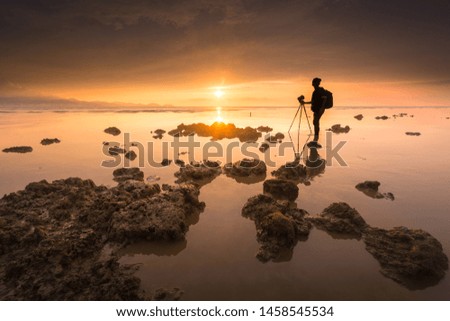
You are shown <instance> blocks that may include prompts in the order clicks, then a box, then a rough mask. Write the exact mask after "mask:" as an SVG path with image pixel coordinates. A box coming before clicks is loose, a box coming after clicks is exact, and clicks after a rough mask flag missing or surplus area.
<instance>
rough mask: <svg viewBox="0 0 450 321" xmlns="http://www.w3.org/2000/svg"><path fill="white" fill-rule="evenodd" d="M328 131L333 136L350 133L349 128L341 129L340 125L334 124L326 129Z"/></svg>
mask: <svg viewBox="0 0 450 321" xmlns="http://www.w3.org/2000/svg"><path fill="white" fill-rule="evenodd" d="M328 130H329V131H332V132H333V133H335V134H342V133H345V134H346V133H348V132H349V131H350V127H349V126H345V127H341V124H336V125H333V126H331V128H329V129H328Z"/></svg>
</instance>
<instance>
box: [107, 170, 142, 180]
mask: <svg viewBox="0 0 450 321" xmlns="http://www.w3.org/2000/svg"><path fill="white" fill-rule="evenodd" d="M113 176H114V180H115V181H116V182H123V181H126V180H135V181H143V180H144V172H142V171H141V170H140V169H139V168H137V167H132V168H118V169H116V170H115V171H114V172H113Z"/></svg>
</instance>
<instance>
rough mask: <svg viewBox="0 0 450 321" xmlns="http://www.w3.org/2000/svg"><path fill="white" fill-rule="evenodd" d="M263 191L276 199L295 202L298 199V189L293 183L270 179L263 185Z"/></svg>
mask: <svg viewBox="0 0 450 321" xmlns="http://www.w3.org/2000/svg"><path fill="white" fill-rule="evenodd" d="M263 190H264V193H267V194H270V195H271V196H272V197H274V198H275V199H287V200H289V201H295V200H296V199H297V197H298V187H297V185H296V184H294V183H293V182H292V181H287V180H282V179H268V180H266V181H265V182H264V184H263Z"/></svg>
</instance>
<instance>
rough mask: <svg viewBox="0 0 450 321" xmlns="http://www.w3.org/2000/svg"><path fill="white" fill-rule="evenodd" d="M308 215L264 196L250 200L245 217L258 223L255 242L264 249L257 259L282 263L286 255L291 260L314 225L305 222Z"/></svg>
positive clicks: (283, 202)
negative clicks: (296, 247) (294, 250)
mask: <svg viewBox="0 0 450 321" xmlns="http://www.w3.org/2000/svg"><path fill="white" fill-rule="evenodd" d="M306 214H307V212H306V211H304V210H301V209H297V208H291V206H290V204H289V202H288V201H281V200H276V199H274V198H273V197H271V196H268V195H263V194H260V195H257V196H254V197H251V198H250V199H249V200H248V201H247V203H246V204H245V205H244V207H243V208H242V215H243V216H244V217H247V218H249V219H251V220H253V221H254V222H255V227H256V239H257V241H258V243H259V244H260V246H261V247H260V249H259V251H258V253H257V254H256V257H257V258H258V259H259V260H260V261H262V262H267V261H269V260H272V261H283V259H285V258H283V254H284V255H285V257H287V259H289V258H290V256H292V250H293V248H294V247H295V245H296V244H297V242H298V241H299V240H305V239H306V238H307V237H308V235H309V231H310V229H311V224H310V223H309V222H308V221H307V220H306V219H305V215H306ZM286 254H287V255H286Z"/></svg>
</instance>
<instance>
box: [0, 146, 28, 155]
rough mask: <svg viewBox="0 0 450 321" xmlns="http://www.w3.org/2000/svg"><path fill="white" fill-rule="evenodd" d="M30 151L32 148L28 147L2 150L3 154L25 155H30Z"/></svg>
mask: <svg viewBox="0 0 450 321" xmlns="http://www.w3.org/2000/svg"><path fill="white" fill-rule="evenodd" d="M32 151H33V148H32V147H30V146H14V147H9V148H5V149H3V152H4V153H20V154H25V153H31V152H32Z"/></svg>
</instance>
